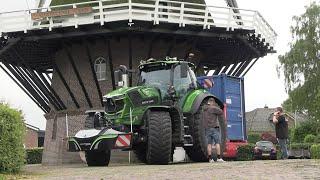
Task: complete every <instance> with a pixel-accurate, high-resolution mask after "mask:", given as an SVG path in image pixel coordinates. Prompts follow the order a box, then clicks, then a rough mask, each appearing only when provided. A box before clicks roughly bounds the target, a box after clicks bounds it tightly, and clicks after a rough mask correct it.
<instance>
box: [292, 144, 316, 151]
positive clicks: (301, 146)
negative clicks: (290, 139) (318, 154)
mask: <svg viewBox="0 0 320 180" xmlns="http://www.w3.org/2000/svg"><path fill="white" fill-rule="evenodd" d="M311 146H312V143H291V144H290V145H289V149H306V150H309V149H310V147H311Z"/></svg>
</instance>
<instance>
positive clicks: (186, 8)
mask: <svg viewBox="0 0 320 180" xmlns="http://www.w3.org/2000/svg"><path fill="white" fill-rule="evenodd" d="M83 7H91V8H90V9H91V11H90V12H87V13H78V14H77V12H76V11H73V12H72V13H69V14H63V15H60V16H59V13H58V15H57V14H56V15H55V16H49V17H48V16H44V17H42V18H41V19H34V18H32V17H31V15H32V14H33V15H35V14H34V13H38V14H39V13H46V12H47V13H48V12H51V13H55V12H61V11H63V10H70V9H79V8H80V9H81V8H83ZM60 14H61V13H60ZM120 20H128V25H132V23H134V20H141V21H151V22H153V23H154V24H155V25H157V24H160V23H164V22H166V23H175V24H179V26H180V27H184V26H185V25H198V26H202V27H203V29H210V28H212V27H223V28H226V30H227V31H233V30H234V29H246V30H255V33H256V34H261V36H262V38H265V40H266V43H269V44H270V45H271V46H273V45H274V43H275V41H276V36H277V34H276V33H275V32H274V30H273V29H272V28H271V27H270V25H269V24H268V23H267V22H266V21H265V19H264V18H263V17H262V16H261V15H260V13H259V12H257V11H252V10H245V9H238V8H230V7H216V6H206V5H203V4H194V3H186V2H177V1H168V0H139V1H137V0H127V2H126V0H121V1H120V2H119V0H101V1H89V2H84V3H76V4H67V5H61V6H51V7H48V8H41V9H31V10H22V11H14V12H4V13H0V36H1V35H2V34H3V33H7V32H17V31H24V32H25V33H27V32H28V31H30V30H37V29H48V30H49V31H51V30H52V29H53V28H60V27H68V26H74V27H75V28H78V26H80V25H84V24H95V23H99V24H100V25H101V26H103V25H104V24H105V23H108V22H113V21H120Z"/></svg>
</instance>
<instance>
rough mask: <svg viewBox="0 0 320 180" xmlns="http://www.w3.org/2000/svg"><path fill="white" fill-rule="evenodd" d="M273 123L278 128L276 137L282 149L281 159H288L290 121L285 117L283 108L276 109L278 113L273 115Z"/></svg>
mask: <svg viewBox="0 0 320 180" xmlns="http://www.w3.org/2000/svg"><path fill="white" fill-rule="evenodd" d="M272 120H273V123H274V124H275V126H276V137H277V139H278V143H279V145H280V149H281V159H287V158H288V147H287V142H288V120H286V118H285V117H284V115H283V110H282V108H281V107H277V108H276V112H274V113H273V119H272Z"/></svg>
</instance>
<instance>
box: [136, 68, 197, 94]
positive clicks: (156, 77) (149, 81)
mask: <svg viewBox="0 0 320 180" xmlns="http://www.w3.org/2000/svg"><path fill="white" fill-rule="evenodd" d="M181 75H182V73H181V65H180V64H174V65H168V64H166V65H159V64H152V65H148V66H145V67H143V68H141V69H140V78H139V81H138V85H139V86H141V85H148V86H152V87H156V88H158V89H160V92H161V96H162V98H163V99H166V98H167V97H168V89H169V88H170V86H171V85H173V86H174V89H175V91H176V95H177V96H178V97H182V96H184V95H187V93H188V92H189V91H190V90H193V89H194V88H196V87H197V84H196V77H195V75H194V73H193V72H192V71H191V70H190V69H188V71H187V73H186V76H184V77H182V76H181Z"/></svg>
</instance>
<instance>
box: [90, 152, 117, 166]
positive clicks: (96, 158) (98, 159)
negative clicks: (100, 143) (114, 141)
mask: <svg viewBox="0 0 320 180" xmlns="http://www.w3.org/2000/svg"><path fill="white" fill-rule="evenodd" d="M85 154H86V161H87V165H88V166H108V165H109V161H110V155H111V152H110V150H107V151H95V150H93V151H86V152H85Z"/></svg>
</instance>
